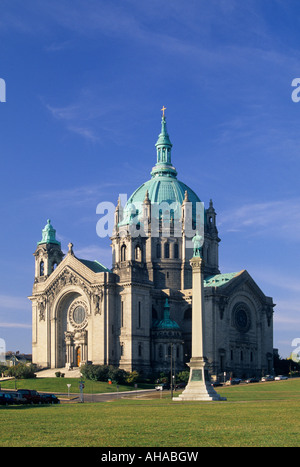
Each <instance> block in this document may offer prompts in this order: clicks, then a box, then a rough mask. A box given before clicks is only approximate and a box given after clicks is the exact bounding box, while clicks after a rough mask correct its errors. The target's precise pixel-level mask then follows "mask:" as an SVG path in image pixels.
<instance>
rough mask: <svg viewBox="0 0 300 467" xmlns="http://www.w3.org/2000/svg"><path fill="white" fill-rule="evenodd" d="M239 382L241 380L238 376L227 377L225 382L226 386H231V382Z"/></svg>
mask: <svg viewBox="0 0 300 467" xmlns="http://www.w3.org/2000/svg"><path fill="white" fill-rule="evenodd" d="M240 382H241V379H240V378H232V379H228V380H227V381H226V383H225V384H226V386H231V385H233V384H240Z"/></svg>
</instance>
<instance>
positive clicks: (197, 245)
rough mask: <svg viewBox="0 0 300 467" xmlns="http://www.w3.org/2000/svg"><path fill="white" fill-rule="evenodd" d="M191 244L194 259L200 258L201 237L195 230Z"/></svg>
mask: <svg viewBox="0 0 300 467" xmlns="http://www.w3.org/2000/svg"><path fill="white" fill-rule="evenodd" d="M192 242H193V244H194V254H193V256H194V257H200V258H202V245H203V237H202V236H201V235H199V232H198V230H197V232H196V235H194V237H193V238H192Z"/></svg>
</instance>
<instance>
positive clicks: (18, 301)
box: [0, 294, 30, 311]
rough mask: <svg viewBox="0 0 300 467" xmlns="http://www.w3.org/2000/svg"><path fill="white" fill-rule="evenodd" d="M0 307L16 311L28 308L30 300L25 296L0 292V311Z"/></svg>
mask: <svg viewBox="0 0 300 467" xmlns="http://www.w3.org/2000/svg"><path fill="white" fill-rule="evenodd" d="M2 309H6V310H16V311H22V310H28V309H30V301H29V299H28V298H27V297H15V296H12V295H3V294H0V311H1V310H2Z"/></svg>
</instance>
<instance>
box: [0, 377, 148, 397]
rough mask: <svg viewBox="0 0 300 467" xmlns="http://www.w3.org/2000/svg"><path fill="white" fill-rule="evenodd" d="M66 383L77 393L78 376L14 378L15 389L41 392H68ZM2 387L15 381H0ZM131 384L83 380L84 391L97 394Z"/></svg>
mask: <svg viewBox="0 0 300 467" xmlns="http://www.w3.org/2000/svg"><path fill="white" fill-rule="evenodd" d="M67 384H71V387H70V393H79V378H35V379H20V380H18V379H17V380H16V386H17V389H35V390H36V391H41V392H58V393H64V392H66V393H67V392H68V387H67ZM0 386H1V388H2V389H14V388H15V381H14V380H8V381H0ZM153 387H154V385H146V384H138V388H139V389H148V388H153ZM134 389H135V388H134V387H133V386H122V385H119V388H118V387H117V385H116V384H108V383H103V382H101V381H89V380H84V392H85V393H86V394H98V393H101V392H116V391H118V390H119V391H120V392H121V391H132V390H134Z"/></svg>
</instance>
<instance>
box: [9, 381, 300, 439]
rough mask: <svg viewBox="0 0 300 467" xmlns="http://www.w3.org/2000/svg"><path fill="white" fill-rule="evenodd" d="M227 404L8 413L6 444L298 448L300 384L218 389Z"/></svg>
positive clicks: (64, 407) (165, 398) (149, 402)
mask: <svg viewBox="0 0 300 467" xmlns="http://www.w3.org/2000/svg"><path fill="white" fill-rule="evenodd" d="M217 389H218V391H217V392H218V393H219V394H221V395H224V396H226V397H227V401H226V402H174V401H171V399H170V395H169V393H167V392H166V393H164V394H162V395H161V394H157V396H156V397H155V398H153V399H150V398H149V397H146V398H144V399H143V398H142V399H136V398H134V399H132V400H129V399H119V400H116V401H114V402H110V403H84V404H60V405H58V406H30V407H22V406H20V407H14V406H11V407H1V408H0V425H1V427H5V430H1V435H0V446H34V447H38V446H68V447H72V446H74V447H75V446H77V447H81V446H98V447H100V446H102V447H104V446H105V447H138V446H141V447H209V446H211V447H216V446H217V447H221V446H228V447H229V446H230V447H238V446H242V447H246V446H252V447H254V446H255V447H263V446H268V447H271V446H280V447H289V446H299V444H300V397H299V395H300V379H297V380H289V381H278V382H277V381H276V382H267V383H258V384H252V385H244V386H242V385H240V386H234V387H224V388H217Z"/></svg>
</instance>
